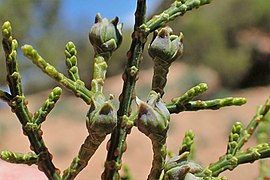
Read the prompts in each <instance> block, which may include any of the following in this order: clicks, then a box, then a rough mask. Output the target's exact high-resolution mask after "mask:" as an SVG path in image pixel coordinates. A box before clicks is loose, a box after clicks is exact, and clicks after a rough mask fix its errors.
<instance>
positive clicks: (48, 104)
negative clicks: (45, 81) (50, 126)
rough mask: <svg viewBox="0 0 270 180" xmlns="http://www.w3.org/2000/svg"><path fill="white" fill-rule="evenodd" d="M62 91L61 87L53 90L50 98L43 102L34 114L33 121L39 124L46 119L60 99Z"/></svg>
mask: <svg viewBox="0 0 270 180" xmlns="http://www.w3.org/2000/svg"><path fill="white" fill-rule="evenodd" d="M61 93H62V89H61V88H60V87H56V88H54V89H53V90H52V92H51V93H50V95H49V98H48V99H47V100H46V101H45V102H44V103H43V104H42V107H41V108H40V109H39V110H38V111H37V112H36V113H35V114H34V117H33V122H35V123H36V124H37V125H39V124H41V123H42V122H43V121H45V119H46V117H47V115H48V114H49V113H50V112H51V110H52V109H53V108H54V106H55V103H56V102H57V101H58V100H59V98H60V95H61Z"/></svg>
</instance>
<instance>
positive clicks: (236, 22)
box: [157, 0, 270, 88]
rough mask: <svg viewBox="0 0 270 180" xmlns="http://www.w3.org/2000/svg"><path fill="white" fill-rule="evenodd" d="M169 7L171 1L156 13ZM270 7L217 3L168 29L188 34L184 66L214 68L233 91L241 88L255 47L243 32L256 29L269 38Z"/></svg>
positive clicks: (263, 1)
mask: <svg viewBox="0 0 270 180" xmlns="http://www.w3.org/2000/svg"><path fill="white" fill-rule="evenodd" d="M169 5H170V1H162V3H161V4H160V6H159V8H157V12H162V11H163V9H164V7H167V6H169ZM269 6H270V2H269V1H268V0H260V1H253V0H246V1H245V3H243V1H241V0H227V1H217V2H215V3H213V4H211V5H209V7H208V8H206V9H201V10H200V11H198V12H197V13H190V14H187V15H186V16H185V18H179V19H176V20H175V21H174V22H173V23H169V25H170V26H171V27H172V28H173V29H174V30H175V31H182V32H183V33H184V34H185V37H186V41H185V47H186V50H185V57H184V58H185V62H187V63H190V64H193V65H198V64H204V65H207V66H209V67H211V68H213V69H214V70H216V71H217V72H218V73H219V75H220V77H221V80H222V85H223V86H225V87H229V88H234V87H239V83H240V82H241V80H242V79H243V77H244V76H245V75H246V74H247V73H248V71H249V70H250V68H251V60H252V59H251V58H252V48H253V46H254V45H255V44H254V43H252V42H251V43H247V42H246V41H242V39H241V37H240V35H241V31H243V30H250V29H254V28H255V29H257V32H265V33H266V34H269V29H270V15H269ZM258 41H259V40H258ZM194 52H196V53H194Z"/></svg>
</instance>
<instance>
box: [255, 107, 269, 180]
mask: <svg viewBox="0 0 270 180" xmlns="http://www.w3.org/2000/svg"><path fill="white" fill-rule="evenodd" d="M269 121H270V112H268V114H266V115H265V117H264V118H263V119H262V122H261V123H260V126H259V127H258V134H257V141H258V143H259V144H262V143H266V142H268V143H269ZM259 162H260V173H259V178H258V179H259V180H264V179H267V178H268V179H269V178H270V173H269V163H268V161H267V160H266V159H260V160H259Z"/></svg>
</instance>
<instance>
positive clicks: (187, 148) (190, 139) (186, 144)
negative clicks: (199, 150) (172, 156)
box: [178, 130, 195, 154]
mask: <svg viewBox="0 0 270 180" xmlns="http://www.w3.org/2000/svg"><path fill="white" fill-rule="evenodd" d="M194 136H195V135H194V132H193V131H191V130H190V131H188V132H186V134H185V137H184V139H183V142H182V146H181V147H180V149H179V153H178V154H183V153H184V152H191V148H192V145H193V143H194Z"/></svg>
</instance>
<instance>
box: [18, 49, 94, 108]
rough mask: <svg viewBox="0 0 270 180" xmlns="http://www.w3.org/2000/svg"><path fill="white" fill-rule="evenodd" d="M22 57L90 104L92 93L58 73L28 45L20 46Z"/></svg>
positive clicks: (79, 83) (80, 84)
mask: <svg viewBox="0 0 270 180" xmlns="http://www.w3.org/2000/svg"><path fill="white" fill-rule="evenodd" d="M22 51H23V53H24V55H25V56H26V57H27V58H29V59H30V60H31V61H32V62H33V63H34V64H36V65H37V66H38V67H39V68H40V69H41V70H42V71H43V72H44V73H46V74H47V75H49V76H50V77H51V78H53V79H55V80H56V81H57V82H59V83H60V84H61V85H63V86H64V87H66V88H67V89H69V90H71V91H73V92H74V94H75V95H76V96H78V97H80V98H82V99H83V100H84V101H85V102H86V103H87V104H89V103H90V102H91V96H92V93H91V92H90V91H89V90H88V89H87V88H86V87H85V85H84V83H82V82H81V81H75V82H74V81H73V80H71V79H69V78H67V77H66V76H65V75H63V74H62V73H60V72H58V71H57V70H56V69H55V67H54V66H52V65H50V64H49V63H47V62H46V61H45V60H44V59H43V58H42V57H41V56H40V55H39V54H38V52H37V51H36V50H35V49H33V47H32V46H30V45H24V46H22Z"/></svg>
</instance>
